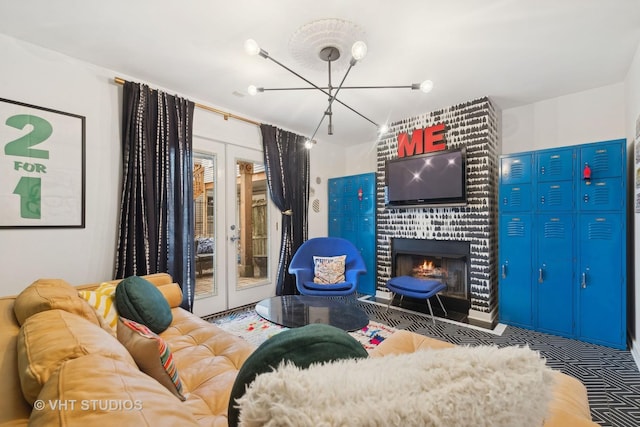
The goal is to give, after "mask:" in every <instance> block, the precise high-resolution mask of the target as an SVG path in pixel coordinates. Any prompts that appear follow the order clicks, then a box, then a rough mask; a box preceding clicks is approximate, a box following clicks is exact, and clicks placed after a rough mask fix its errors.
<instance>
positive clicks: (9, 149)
mask: <svg viewBox="0 0 640 427" xmlns="http://www.w3.org/2000/svg"><path fill="white" fill-rule="evenodd" d="M5 123H6V124H7V126H11V127H14V128H16V129H24V127H25V126H26V125H31V126H32V127H33V129H32V130H31V132H29V133H28V134H26V135H24V136H21V137H20V138H18V139H16V140H15V141H11V142H9V143H7V145H5V146H4V154H6V155H8V156H21V157H31V158H36V159H48V158H49V151H48V150H39V149H36V148H31V147H32V146H34V145H38V144H40V143H41V142H44V141H46V140H47V139H48V138H49V137H50V136H51V134H52V133H53V127H52V126H51V123H49V122H48V121H46V120H45V119H43V118H41V117H38V116H32V115H29V114H19V115H16V116H11V117H9V118H8V119H7V121H6V122H5Z"/></svg>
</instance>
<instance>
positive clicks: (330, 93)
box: [244, 20, 433, 148]
mask: <svg viewBox="0 0 640 427" xmlns="http://www.w3.org/2000/svg"><path fill="white" fill-rule="evenodd" d="M327 21H330V22H331V23H333V22H334V21H336V20H323V21H316V22H314V23H312V24H309V25H313V24H317V23H322V24H323V25H324V26H326V25H327ZM345 22H346V21H338V23H339V24H340V25H344V24H345ZM347 24H350V23H348V22H347ZM309 25H308V26H309ZM351 25H352V24H351ZM308 26H307V27H308ZM311 39H314V40H315V41H316V45H315V46H313V48H314V49H317V51H318V54H317V58H319V59H320V60H322V61H325V62H326V63H327V70H328V82H327V85H326V86H319V85H316V84H315V83H313V82H311V81H310V80H309V79H307V78H305V77H303V76H302V75H301V74H299V73H298V72H296V71H294V70H292V69H291V68H289V67H287V66H286V65H284V64H283V63H281V62H280V61H278V60H276V59H275V58H273V57H272V56H271V55H269V53H268V52H267V51H265V50H264V49H262V48H261V47H260V45H259V44H258V43H257V42H256V41H255V40H253V39H248V40H247V41H245V43H244V48H245V51H246V52H247V53H248V54H249V55H252V56H257V55H259V56H261V57H262V58H264V59H269V60H270V61H272V62H274V63H275V64H277V65H279V66H280V67H282V68H284V69H285V70H287V71H289V72H290V73H292V74H293V75H295V76H296V77H298V78H300V79H301V80H303V81H304V82H305V83H307V84H308V85H309V86H305V87H283V88H265V87H256V86H254V85H251V86H249V88H248V90H247V91H248V93H249V94H250V95H256V94H258V93H263V92H267V91H291V90H318V91H320V92H322V93H323V94H325V95H326V96H327V97H328V100H329V104H328V105H327V108H326V109H325V110H324V111H323V113H322V117H321V118H320V121H319V123H318V126H316V128H315V130H314V132H313V135H311V137H310V138H309V139H308V140H307V141H306V143H305V145H306V147H307V148H311V146H312V144H314V143H315V140H314V138H315V136H316V134H317V133H318V129H320V126H321V125H322V122H323V121H324V120H325V118H326V119H328V121H329V123H328V129H327V132H328V134H329V135H333V109H332V105H333V103H334V102H337V103H339V104H341V105H342V106H344V107H346V108H347V109H349V110H351V111H352V112H354V113H355V114H357V115H358V116H360V117H362V118H363V119H365V120H367V121H368V122H370V123H371V124H373V125H374V126H376V127H377V128H378V132H379V133H380V134H384V133H386V132H387V130H388V127H387V126H386V125H383V126H380V125H379V124H378V123H376V122H374V121H373V120H371V119H370V118H368V117H367V116H365V115H364V114H362V113H360V112H359V111H357V110H356V109H354V108H353V107H351V106H349V105H347V104H345V103H344V102H342V101H341V100H340V99H338V93H339V92H340V91H341V90H351V89H412V90H420V91H422V92H424V93H427V92H429V91H431V89H432V88H433V82H432V81H431V80H425V81H423V82H422V83H412V84H410V85H399V86H344V82H345V80H346V78H347V76H348V75H349V72H350V71H351V69H352V68H353V67H354V66H355V65H356V64H357V63H358V62H359V61H361V60H362V59H363V58H364V57H365V55H366V54H367V45H366V43H365V42H364V41H362V40H357V41H355V42H354V43H353V44H352V45H351V59H350V60H349V62H348V64H347V69H346V71H345V73H344V76H343V77H342V80H340V83H339V84H338V86H337V87H336V86H334V84H333V75H332V65H333V64H335V63H336V61H337V60H338V59H339V58H340V56H341V52H340V48H339V47H337V46H336V45H340V44H341V43H340V42H338V41H337V39H336V38H335V35H332V37H329V38H327V41H326V44H322V43H325V42H323V41H320V43H321V44H320V45H318V38H317V37H311ZM342 45H344V43H342Z"/></svg>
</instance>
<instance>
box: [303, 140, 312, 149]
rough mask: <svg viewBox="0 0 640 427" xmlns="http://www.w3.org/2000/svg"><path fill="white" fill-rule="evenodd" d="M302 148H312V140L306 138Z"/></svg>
mask: <svg viewBox="0 0 640 427" xmlns="http://www.w3.org/2000/svg"><path fill="white" fill-rule="evenodd" d="M304 148H306V149H307V150H311V148H313V141H311V140H310V139H307V140H306V141H305V142H304Z"/></svg>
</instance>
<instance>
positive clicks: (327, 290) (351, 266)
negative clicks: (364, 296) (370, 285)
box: [289, 237, 367, 296]
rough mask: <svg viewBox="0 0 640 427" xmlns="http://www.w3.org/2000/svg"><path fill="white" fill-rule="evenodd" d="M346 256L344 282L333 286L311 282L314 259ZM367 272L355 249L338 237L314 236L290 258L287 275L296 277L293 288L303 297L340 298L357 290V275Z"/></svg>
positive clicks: (351, 244)
mask: <svg viewBox="0 0 640 427" xmlns="http://www.w3.org/2000/svg"><path fill="white" fill-rule="evenodd" d="M339 255H346V256H347V257H346V260H345V269H344V276H345V281H344V282H341V283H335V284H320V283H314V281H313V278H314V270H315V269H314V264H313V257H314V256H323V257H332V256H339ZM366 272H367V269H366V267H365V264H364V260H363V259H362V255H360V252H359V251H358V249H357V248H356V247H355V246H354V245H353V243H351V242H350V241H348V240H346V239H342V238H340V237H316V238H313V239H309V240H307V241H306V242H304V243H303V244H302V245H301V246H300V247H299V248H298V250H297V251H296V253H295V254H294V255H293V258H292V259H291V263H290V264H289V273H291V274H293V275H295V276H296V287H297V288H298V291H299V292H300V294H302V295H313V296H342V295H350V294H353V293H354V292H355V291H356V288H357V286H358V276H359V275H360V274H364V273H366Z"/></svg>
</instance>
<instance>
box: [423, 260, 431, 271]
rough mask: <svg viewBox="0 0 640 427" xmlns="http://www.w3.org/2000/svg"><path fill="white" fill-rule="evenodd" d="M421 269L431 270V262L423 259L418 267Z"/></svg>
mask: <svg viewBox="0 0 640 427" xmlns="http://www.w3.org/2000/svg"><path fill="white" fill-rule="evenodd" d="M420 268H421V269H422V270H423V271H431V270H433V262H432V261H427V260H424V262H423V263H422V266H421V267H420Z"/></svg>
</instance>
